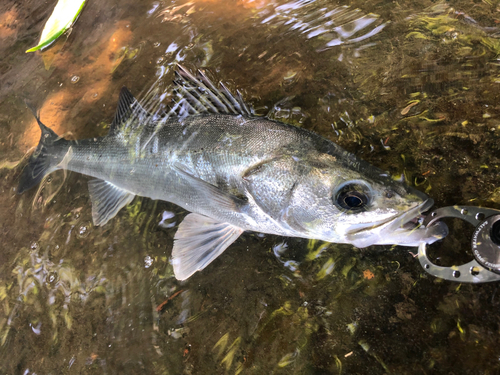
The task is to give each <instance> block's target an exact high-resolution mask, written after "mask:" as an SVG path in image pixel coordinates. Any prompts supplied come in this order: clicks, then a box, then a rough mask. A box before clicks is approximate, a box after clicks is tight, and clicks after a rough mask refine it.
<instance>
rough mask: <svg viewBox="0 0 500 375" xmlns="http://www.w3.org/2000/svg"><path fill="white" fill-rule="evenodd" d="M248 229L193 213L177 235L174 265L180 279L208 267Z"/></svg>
mask: <svg viewBox="0 0 500 375" xmlns="http://www.w3.org/2000/svg"><path fill="white" fill-rule="evenodd" d="M243 232H244V230H243V229H241V228H239V227H235V226H233V225H231V224H227V223H221V222H218V221H216V220H214V219H212V218H209V217H207V216H203V215H199V214H194V213H191V214H189V215H187V216H186V218H185V219H184V220H183V221H182V223H181V224H180V225H179V229H178V230H177V233H176V234H175V237H174V239H175V241H174V249H173V250H172V258H173V260H172V264H173V266H174V274H175V278H176V279H177V280H186V279H187V278H188V277H190V276H191V275H192V274H193V273H195V272H196V271H200V270H202V269H204V268H205V267H206V266H207V265H209V264H210V263H211V262H212V261H213V260H214V259H215V258H217V257H218V256H219V255H220V254H222V252H223V251H224V250H226V249H227V248H228V247H229V246H230V245H231V244H232V243H233V242H234V241H236V239H237V238H238V237H239V236H240V235H241V234H242V233H243Z"/></svg>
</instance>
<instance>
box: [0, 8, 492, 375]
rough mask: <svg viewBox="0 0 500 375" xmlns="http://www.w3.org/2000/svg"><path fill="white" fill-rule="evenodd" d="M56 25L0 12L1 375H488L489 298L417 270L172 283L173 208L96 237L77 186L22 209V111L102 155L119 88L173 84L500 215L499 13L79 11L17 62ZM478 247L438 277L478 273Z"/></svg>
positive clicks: (272, 266)
mask: <svg viewBox="0 0 500 375" xmlns="http://www.w3.org/2000/svg"><path fill="white" fill-rule="evenodd" d="M54 4H55V2H54V1H50V4H48V5H50V6H48V5H47V4H45V3H43V2H32V1H26V2H23V4H22V5H20V4H19V2H17V1H11V0H5V1H3V2H2V4H1V5H0V52H1V56H2V58H1V59H0V129H1V131H0V145H1V147H0V165H1V167H2V168H1V169H0V176H1V179H0V189H1V192H2V194H1V195H0V233H1V239H0V306H1V307H0V355H1V360H0V372H1V373H5V374H64V373H68V374H73V373H81V374H226V373H227V374H238V373H242V374H250V373H252V374H270V373H274V374H340V373H342V374H385V373H395V374H421V373H423V374H427V373H447V374H495V373H499V372H500V353H499V351H498V347H499V339H498V337H499V329H500V327H499V319H500V318H499V315H498V308H499V306H500V296H499V295H498V293H497V292H498V284H496V283H492V284H482V285H468V284H458V283H451V282H447V281H442V280H439V279H435V278H432V277H431V276H429V275H427V274H426V273H424V271H423V270H422V269H421V268H420V265H419V263H418V260H417V259H415V258H414V257H413V255H412V253H411V252H410V251H412V252H413V253H416V249H405V248H398V247H394V248H393V247H390V246H386V247H372V248H367V249H361V250H360V249H355V248H353V247H352V246H348V245H335V244H325V243H321V242H316V241H307V240H302V239H291V238H280V237H276V236H271V235H266V236H262V235H258V234H252V233H247V234H244V235H243V236H242V237H241V238H240V239H239V240H238V241H237V242H236V243H235V244H234V245H232V246H231V247H230V248H229V249H228V250H227V251H226V252H225V253H224V254H223V255H222V256H221V257H219V258H218V259H217V260H215V261H214V262H213V263H212V264H211V265H210V266H209V267H207V268H206V269H205V270H203V272H198V273H196V274H195V275H194V276H192V277H191V278H190V279H189V280H187V281H185V282H178V281H176V280H175V278H174V277H173V272H172V267H171V266H170V265H169V263H168V260H169V257H170V253H171V248H172V242H173V235H174V233H175V230H176V225H177V224H178V223H179V222H180V221H181V220H182V218H183V217H184V216H185V214H186V212H184V211H183V210H181V209H179V208H178V207H176V206H175V205H173V204H170V203H165V202H160V201H151V200H149V199H141V198H136V199H135V200H134V201H133V203H132V204H131V205H130V206H128V207H127V208H125V209H123V210H122V211H121V212H120V213H119V214H118V216H117V217H116V218H114V219H113V220H112V221H110V222H109V223H108V224H106V225H105V226H103V227H93V225H92V224H91V206H90V202H89V195H88V189H87V181H88V178H87V177H85V176H82V175H78V174H75V173H69V174H67V175H65V174H64V173H62V172H61V173H54V174H53V175H52V176H51V177H50V179H47V180H46V181H45V182H44V184H43V187H42V188H41V189H40V190H38V191H37V189H34V191H30V192H27V193H25V194H23V195H21V196H19V195H17V194H16V192H15V189H16V187H17V183H18V178H19V173H20V171H21V168H20V167H19V166H17V163H18V162H20V161H21V162H22V159H23V157H24V156H25V154H26V152H27V151H28V150H30V149H31V148H32V147H33V146H35V145H36V143H37V142H38V138H39V130H38V127H37V125H36V122H35V121H34V119H33V117H32V115H31V114H30V113H29V111H28V109H27V108H26V106H25V104H24V100H28V101H30V102H31V103H33V104H34V105H35V106H36V107H37V108H40V110H41V118H42V121H43V122H44V123H45V124H47V125H48V126H50V127H51V128H53V129H54V130H55V131H56V132H57V133H58V134H65V136H66V137H69V138H74V139H81V138H89V137H96V136H103V135H105V134H106V133H107V128H108V125H109V123H110V122H111V120H112V117H113V114H114V107H115V105H116V102H117V99H118V93H119V90H120V88H121V87H122V86H127V87H128V88H129V89H130V90H131V91H132V92H133V93H135V94H137V95H140V93H141V92H144V91H145V90H147V89H148V88H149V87H151V85H153V84H154V83H155V84H157V85H159V87H162V88H163V89H164V90H165V91H168V89H169V87H170V85H171V84H170V82H171V80H172V78H173V72H174V69H175V64H176V63H182V64H183V65H185V66H187V67H188V68H189V69H191V70H192V71H194V70H195V69H197V68H200V67H204V68H207V71H208V72H209V74H211V76H212V77H213V78H214V79H217V80H222V81H223V82H225V83H226V84H227V85H228V86H229V87H230V89H232V90H235V89H238V90H240V91H241V92H242V94H243V96H244V98H245V99H246V100H247V101H248V102H249V103H251V104H252V105H253V106H254V108H255V110H256V112H257V113H260V114H266V113H270V117H272V118H276V119H278V120H281V121H285V122H289V123H292V124H295V125H299V126H303V127H305V128H307V129H311V130H314V131H316V132H318V133H320V134H321V135H323V136H324V137H327V138H329V139H331V140H333V141H335V142H337V143H339V144H340V145H342V146H343V147H345V148H346V149H348V150H349V151H352V152H354V153H356V154H357V155H359V156H360V157H362V158H363V159H365V160H367V161H369V162H370V163H372V164H374V165H377V166H379V167H381V168H384V169H387V170H388V171H390V172H391V173H392V174H394V175H396V176H398V175H399V176H401V175H402V176H404V177H405V178H406V179H407V181H408V182H409V183H410V184H414V185H417V186H418V188H419V189H421V190H422V191H425V192H427V193H428V194H429V195H430V196H431V197H433V198H434V200H435V201H436V205H437V206H445V205H451V204H470V205H485V206H489V207H493V208H500V190H499V189H498V180H499V179H498V177H499V167H498V166H499V164H500V153H499V146H500V139H499V136H500V119H499V115H500V107H499V105H498V102H499V96H500V95H499V94H500V89H499V88H500V68H499V66H500V59H499V58H498V55H499V54H500V29H499V28H498V27H497V26H499V23H500V3H499V2H498V1H489V0H485V1H484V2H475V1H449V2H442V3H436V2H431V1H419V2H414V1H411V0H404V1H403V2H378V1H372V0H371V1H352V2H327V1H306V0H298V1H291V2H286V1H285V0H281V1H272V0H261V1H231V2H228V1H222V0H205V1H191V2H188V1H161V2H154V1H142V2H137V1H131V0H124V1H120V2H118V1H113V0H112V1H107V2H95V1H89V2H88V4H87V5H86V6H85V8H84V10H83V12H82V14H81V16H80V18H79V19H78V21H77V23H76V24H75V26H74V28H73V30H72V32H71V34H70V35H69V36H64V37H62V39H61V40H59V41H58V42H57V44H56V45H55V46H54V47H52V48H51V49H49V50H48V51H46V52H43V53H34V54H25V53H24V51H25V50H26V49H28V48H29V47H32V46H33V45H35V44H36V43H37V41H38V36H39V34H40V32H41V30H42V28H43V25H44V23H45V21H46V20H47V18H48V17H49V15H50V13H51V11H52V7H53V5H54ZM20 165H21V166H22V164H20ZM469 230H471V228H468V227H467V225H466V224H463V223H456V225H455V226H454V227H453V230H452V234H451V235H450V238H448V239H447V240H446V241H447V242H448V246H447V249H448V250H449V251H448V252H447V253H444V254H441V253H440V252H439V248H438V249H436V250H434V251H435V257H436V258H438V259H437V261H438V262H442V263H446V262H448V264H451V263H449V262H453V261H454V260H457V259H460V261H462V260H467V259H469V258H470V255H467V254H466V249H467V247H468V241H469V239H468V238H467V237H466V236H464V235H462V232H465V233H467V231H469ZM446 241H445V242H446ZM453 248H460V249H461V251H458V250H456V251H453V250H450V249H453ZM408 250H410V251H408ZM463 254H465V255H463Z"/></svg>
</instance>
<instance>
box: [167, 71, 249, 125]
mask: <svg viewBox="0 0 500 375" xmlns="http://www.w3.org/2000/svg"><path fill="white" fill-rule="evenodd" d="M175 74H176V80H175V81H174V84H175V86H176V92H177V98H178V99H177V100H176V104H175V106H174V107H173V108H172V110H171V112H170V113H172V112H175V113H176V114H177V115H178V116H180V117H183V116H186V115H195V114H200V113H222V114H228V115H229V114H230V115H245V116H251V115H252V110H251V109H250V108H249V107H248V106H247V105H246V104H245V102H244V101H243V98H242V97H241V94H240V93H239V92H237V94H238V95H237V97H235V96H234V95H233V94H231V92H230V91H229V90H228V89H227V88H226V86H224V85H223V84H220V90H219V89H217V88H216V86H215V85H214V84H213V82H212V81H211V80H210V79H209V78H208V77H207V75H206V74H205V73H204V72H203V71H201V70H198V75H197V77H195V76H194V75H193V74H191V73H190V72H189V71H188V70H187V69H186V68H184V67H183V66H182V65H177V70H176V72H175Z"/></svg>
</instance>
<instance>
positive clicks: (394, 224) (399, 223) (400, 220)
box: [347, 198, 434, 246]
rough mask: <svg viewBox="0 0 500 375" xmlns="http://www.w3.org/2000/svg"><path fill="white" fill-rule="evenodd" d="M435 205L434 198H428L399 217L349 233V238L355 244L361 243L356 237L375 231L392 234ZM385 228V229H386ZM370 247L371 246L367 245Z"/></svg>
mask: <svg viewBox="0 0 500 375" xmlns="http://www.w3.org/2000/svg"><path fill="white" fill-rule="evenodd" d="M433 205H434V200H433V199H432V198H427V199H426V200H425V201H423V202H422V203H420V204H418V205H417V206H415V207H412V208H410V209H409V210H407V211H405V212H402V213H400V214H399V215H396V216H393V217H391V218H389V219H387V220H384V221H381V222H379V223H375V224H372V225H369V226H366V227H364V228H359V229H356V230H353V231H350V232H348V233H347V238H348V239H350V240H352V241H353V242H359V241H360V239H359V238H358V239H356V238H355V237H356V236H360V235H362V234H364V233H368V232H371V231H373V230H374V229H378V232H381V231H383V232H391V231H395V230H396V229H398V228H400V227H403V226H404V225H405V224H407V223H408V222H410V221H411V220H413V219H416V218H418V217H419V216H420V215H422V214H423V213H424V212H425V211H427V210H429V209H430V208H431V207H432V206H433ZM384 227H385V228H384ZM366 246H369V245H366Z"/></svg>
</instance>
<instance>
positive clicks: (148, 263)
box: [144, 255, 153, 268]
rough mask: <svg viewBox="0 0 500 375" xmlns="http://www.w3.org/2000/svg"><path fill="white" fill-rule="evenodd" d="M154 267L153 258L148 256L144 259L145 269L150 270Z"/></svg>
mask: <svg viewBox="0 0 500 375" xmlns="http://www.w3.org/2000/svg"><path fill="white" fill-rule="evenodd" d="M152 265H153V258H151V257H150V256H149V255H146V257H145V258H144V267H145V268H149V267H151V266H152Z"/></svg>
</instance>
